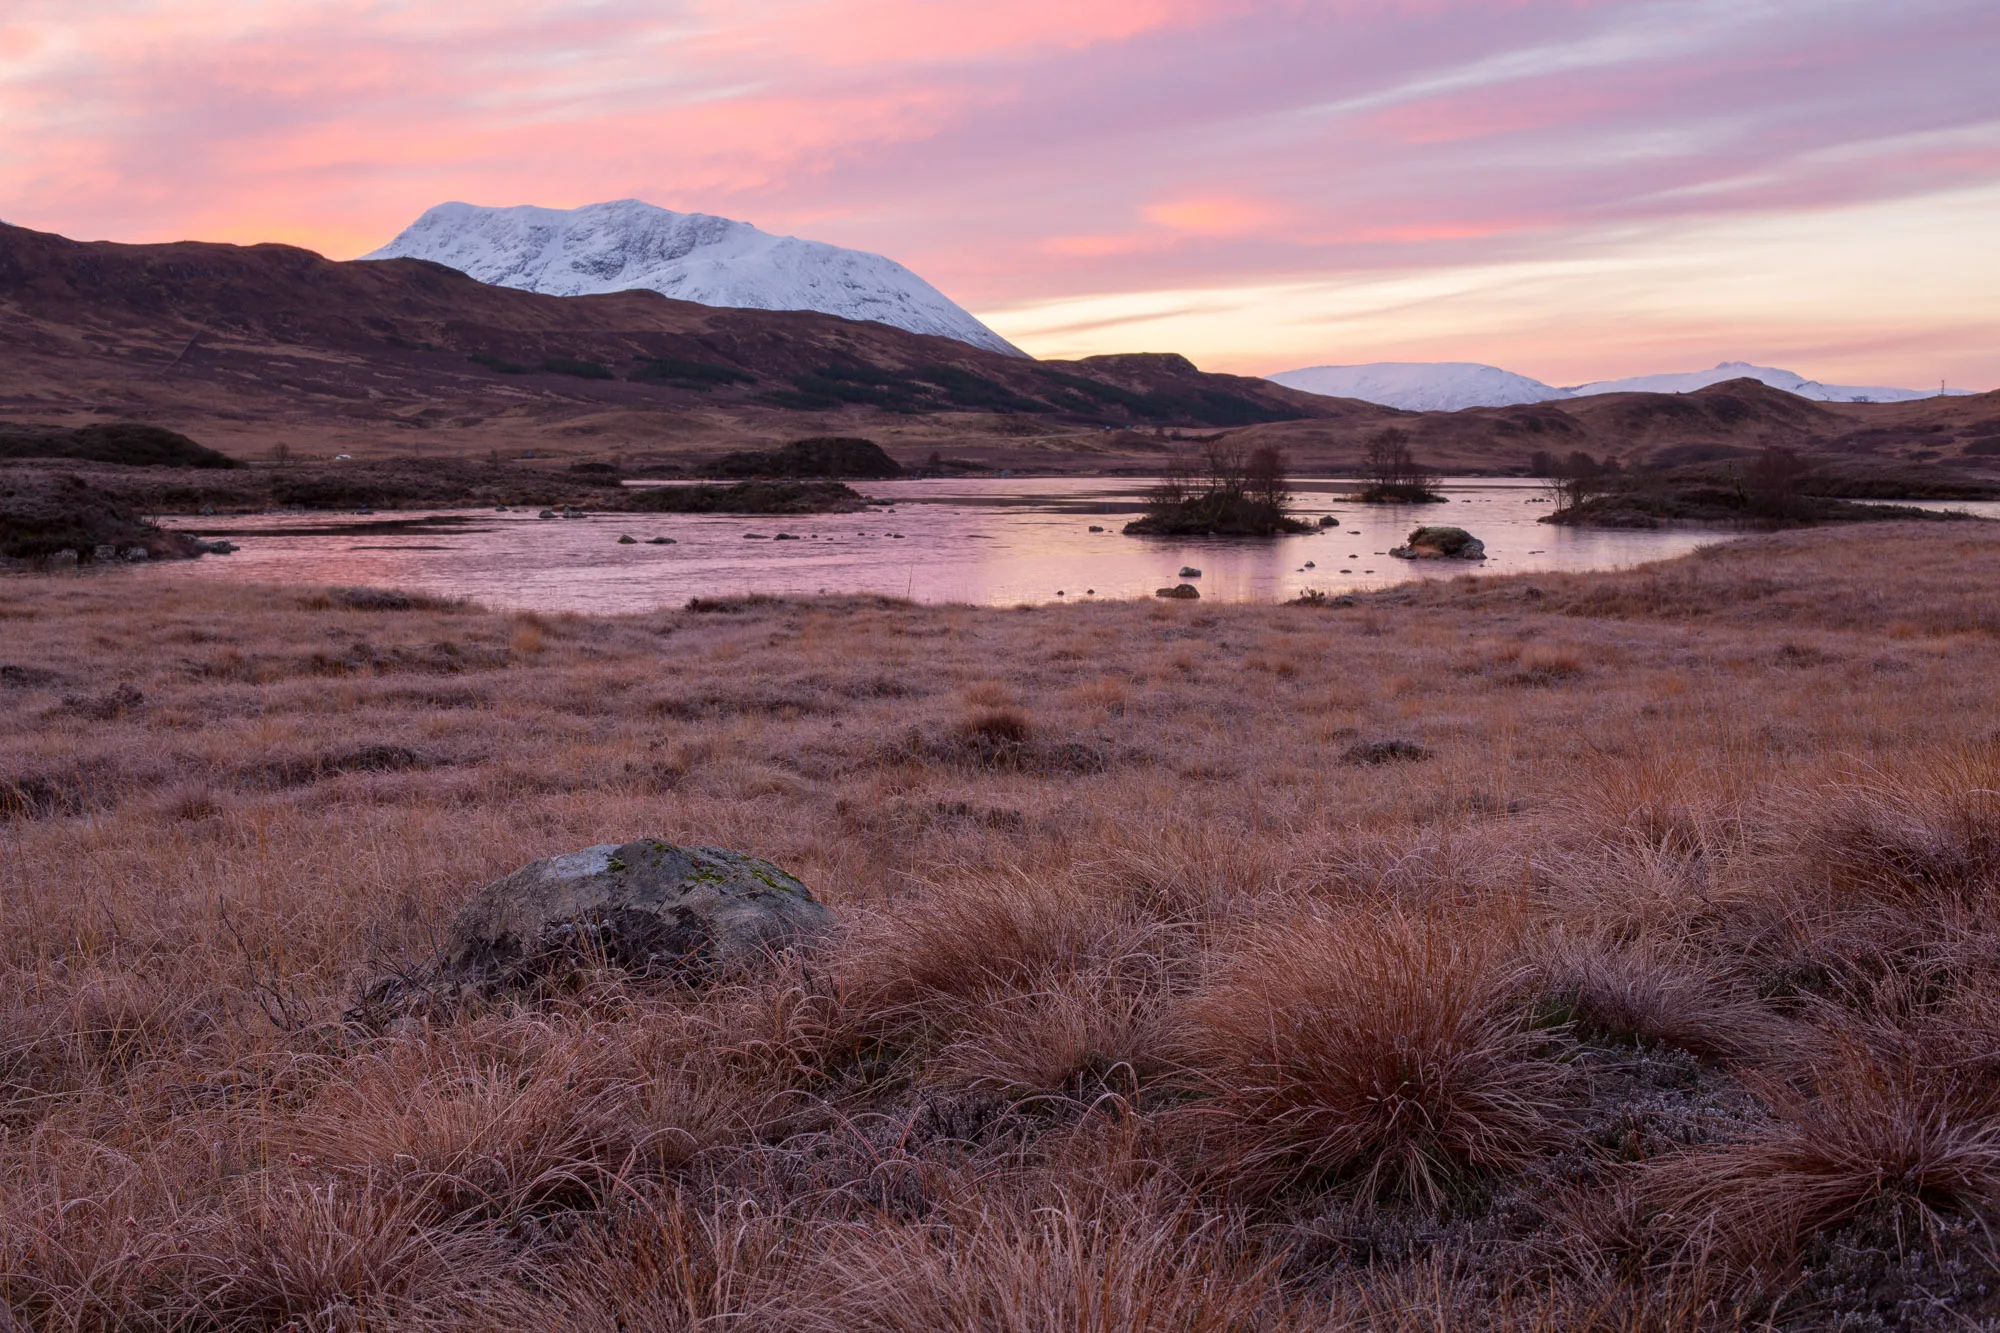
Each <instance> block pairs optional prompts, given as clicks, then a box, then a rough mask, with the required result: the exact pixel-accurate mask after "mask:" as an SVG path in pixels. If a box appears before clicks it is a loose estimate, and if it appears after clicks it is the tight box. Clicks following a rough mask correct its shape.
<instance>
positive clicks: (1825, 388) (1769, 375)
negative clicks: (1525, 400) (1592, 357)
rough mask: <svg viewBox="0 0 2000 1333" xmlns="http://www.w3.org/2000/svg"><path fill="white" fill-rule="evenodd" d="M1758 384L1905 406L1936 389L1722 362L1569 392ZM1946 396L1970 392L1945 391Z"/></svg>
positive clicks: (1833, 399) (1804, 394) (1818, 397)
mask: <svg viewBox="0 0 2000 1333" xmlns="http://www.w3.org/2000/svg"><path fill="white" fill-rule="evenodd" d="M1740 379H1752V380H1760V381H1762V382H1763V383H1765V384H1768V385H1770V386H1771V387H1772V388H1774V389H1783V390H1784V391H1785V392H1786V393H1795V394H1797V395H1798V396H1799V397H1801V398H1810V399H1812V400H1814V401H1815V402H1821V403H1908V402H1913V401H1915V400H1916V399H1919V398H1936V397H1937V396H1938V391H1937V390H1936V389H1889V388H1882V387H1880V386H1873V385H1859V384H1821V383H1820V382H1819V381H1818V380H1809V379H1807V378H1806V377H1805V376H1803V375H1797V374H1794V373H1793V372H1791V371H1789V370H1778V369H1774V368H1773V367H1771V366H1753V365H1751V364H1750V363H1749V362H1748V361H1724V362H1723V363H1722V364H1721V365H1719V366H1717V367H1716V368H1715V369H1713V370H1690V371H1684V372H1680V373H1675V374H1667V375H1634V376H1632V377H1630V378H1628V379H1622V380H1597V381H1595V382H1594V383H1590V384H1579V385H1576V386H1575V387H1573V388H1571V389H1570V390H1569V393H1570V394H1571V395H1572V396H1573V397H1577V398H1587V397H1590V396H1592V395H1594V394H1600V393H1692V392H1694V391H1695V390H1696V389H1705V388H1707V387H1708V386H1709V385H1711V384H1720V383H1722V381H1724V380H1740ZM1945 392H1946V393H1947V394H1949V395H1953V396H1956V395H1960V394H1964V393H1967V392H1969V390H1965V389H1947V390H1945Z"/></svg>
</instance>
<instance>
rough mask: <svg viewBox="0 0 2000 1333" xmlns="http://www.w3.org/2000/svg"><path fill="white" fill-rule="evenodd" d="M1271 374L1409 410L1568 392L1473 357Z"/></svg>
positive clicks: (1506, 403)
mask: <svg viewBox="0 0 2000 1333" xmlns="http://www.w3.org/2000/svg"><path fill="white" fill-rule="evenodd" d="M1265 378H1266V379H1268V380H1270V381H1271V382H1272V383H1274V384H1282V385H1284V386H1285V387H1286V388H1288V389H1300V390H1303V391H1305V392H1306V393H1320V394H1325V395H1327V396H1328V397H1329V398H1359V399H1360V400H1361V401H1362V402H1364V403H1380V404H1382V405H1383V406H1384V407H1400V408H1402V409H1404V410H1405V411H1410V412H1456V411H1458V410H1459V409H1461V408H1466V407H1510V406H1513V405H1514V404H1516V403H1545V402H1547V401H1548V400H1549V399H1551V398H1567V397H1569V394H1568V392H1567V391H1565V390H1563V389H1557V388H1552V387H1550V386H1549V385H1546V384H1544V383H1542V382H1541V381H1540V380H1531V379H1529V378H1528V377H1527V376H1526V375H1516V374H1514V373H1513V372H1512V371H1507V370H1501V369H1500V368H1499V367H1498V366H1482V365H1479V364H1478V363H1476V362H1472V361H1377V362H1374V363H1372V364H1370V365H1365V366H1307V367H1306V368H1305V369H1303V370H1281V371H1279V372H1278V373H1277V374H1275V375H1267V376H1265Z"/></svg>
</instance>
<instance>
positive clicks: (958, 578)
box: [132, 477, 2000, 613]
mask: <svg viewBox="0 0 2000 1333" xmlns="http://www.w3.org/2000/svg"><path fill="white" fill-rule="evenodd" d="M1147 484H1148V483H1147V481H1146V480H1145V479H1143V478H1125V477H1118V478H1073V477H1059V478H1021V479H1012V480H1008V479H994V478H979V479H976V480H927V481H892V482H870V483H863V484H861V485H859V486H858V487H857V489H859V490H861V491H863V492H864V493H866V494H868V495H870V496H872V497H874V498H876V499H880V500H888V501H893V502H894V503H893V504H892V505H890V506H888V507H879V508H871V509H869V510H867V511H866V512H864V513H859V514H822V515H807V516H793V517H782V518H774V517H746V516H742V515H712V514H711V515H692V514H688V515H683V514H660V515H642V514H593V515H590V516H588V517H585V518H579V519H558V520H544V519H537V518H536V516H535V512H534V511H533V510H527V511H520V510H516V511H512V512H508V513H490V512H477V511H475V512H470V513H468V512H467V511H456V513H457V516H458V518H459V519H460V521H459V522H457V523H455V524H451V525H449V526H442V527H439V528H438V529H436V530H422V531H414V532H413V531H410V530H408V529H407V528H405V529H398V528H396V527H390V528H389V529H388V530H387V531H379V530H375V529H372V528H371V527H369V526H366V525H370V524H385V523H387V524H395V523H405V522H407V521H408V520H410V519H412V518H418V517H421V516H422V515H421V514H417V513H410V512H401V513H396V514H376V515H373V516H364V515H357V514H346V515H329V514H324V513H319V514H284V515H273V514H263V515H248V516H241V517H230V518H214V519H201V520H192V519H173V520H169V523H170V525H171V526H177V527H184V528H188V529H189V530H191V531H199V532H200V533H201V534H202V535H204V536H219V537H228V538H230V539H231V540H233V541H235V542H237V543H238V544H239V545H240V546H241V548H242V549H241V550H240V551H238V552H237V553H236V554H234V555H229V556H208V557H205V558H203V559H201V560H197V561H189V562H185V563H177V564H175V565H172V566H164V565H163V566H158V567H155V568H152V569H150V570H144V571H141V570H133V571H132V573H134V574H135V575H140V576H141V577H144V578H148V579H154V578H167V579H229V580H236V581H255V582H267V583H293V584H298V583H309V584H351V585H367V586H372V587H382V588H401V589H406V590H411V591H421V592H428V593H435V594H440V595H445V596H453V597H468V598H471V599H473V600H475V601H478V602H481V603H484V604H486V605H488V606H494V607H506V608H516V609H522V610H540V611H582V612H597V613H604V612H620V611H642V610H649V609H653V608H658V607H663V606H679V605H681V604H683V603H685V602H686V601H687V600H688V598H690V597H715V596H728V595H735V594H742V593H774V594H782V593H790V594H797V593H822V592H824V593H858V592H866V593H886V594H889V595H891V596H895V597H909V598H913V599H915V600H918V601H924V602H969V603H985V604H994V605H1011V604H1014V603H1019V602H1049V601H1056V600H1058V599H1060V600H1064V601H1077V600H1090V599H1093V598H1097V599H1102V598H1123V597H1150V596H1151V595H1152V594H1153V592H1154V591H1155V590H1156V589H1158V588H1162V587H1166V586H1168V585H1170V584H1174V583H1178V582H1181V581H1182V580H1181V579H1180V577H1179V570H1180V569H1181V567H1182V566H1184V565H1185V566H1193V567H1195V568H1198V569H1200V570H1201V577H1200V578H1198V579H1194V578H1191V579H1188V580H1187V581H1188V582H1190V583H1194V584H1196V585H1197V586H1198V587H1199V588H1200V589H1201V595H1202V597H1203V598H1204V599H1207V600H1220V601H1253V602H1269V601H1281V600H1284V599H1287V598H1291V597H1296V596H1298V595H1299V594H1300V593H1301V592H1304V591H1306V590H1307V589H1318V590H1321V591H1324V592H1328V593H1338V592H1345V591H1350V590H1353V589H1359V588H1375V587H1381V586H1383V585H1386V584H1390V583H1399V582H1404V581H1407V580H1409V579H1411V578H1438V577H1450V576H1452V575H1456V574H1463V573H1467V572H1469V571H1472V570H1479V571H1481V572H1487V573H1503V574H1504V573H1519V572H1523V571H1532V570H1586V569H1612V568H1620V567H1624V566H1629V565H1635V564H1639V563H1642V562H1644V561H1648V560H1659V559H1664V558H1667V557H1670V556H1676V555H1681V554H1683V553H1685V552H1687V551H1690V550H1692V549H1694V548H1695V547H1697V546H1701V545H1705V544H1708V543H1711V542H1715V541H1719V540H1726V539H1727V534H1724V533H1716V532H1700V531H1655V532H1605V531H1587V530H1586V531H1579V530H1575V529H1569V528H1556V527H1551V526H1549V525H1547V524H1543V523H1538V522H1536V521H1535V520H1536V519H1538V518H1540V517H1541V516H1542V515H1544V514H1546V513H1548V512H1549V505H1548V502H1547V500H1546V498H1545V496H1544V494H1543V491H1542V489H1541V487H1540V486H1539V485H1538V484H1536V483H1533V482H1527V481H1515V480H1489V479H1476V480H1464V481H1452V482H1447V483H1445V484H1444V485H1443V487H1442V489H1443V491H1444V493H1445V494H1446V495H1447V496H1449V497H1450V501H1451V502H1450V503H1449V504H1433V505H1417V506H1403V505H1395V506H1385V505H1359V504H1346V503H1342V502H1341V501H1340V499H1339V497H1340V496H1341V495H1342V494H1343V493H1345V492H1346V491H1348V490H1350V489H1351V487H1352V483H1349V482H1333V481H1329V482H1314V481H1298V482H1295V483H1294V485H1295V495H1296V500H1295V512H1297V513H1298V514H1299V515H1300V516H1301V517H1302V518H1305V519H1307V520H1308V521H1316V520H1317V519H1318V517H1319V516H1320V515H1322V514H1333V515H1335V516H1337V518H1338V519H1339V526H1338V527H1337V528H1330V529H1326V530H1324V531H1321V532H1316V533H1314V534H1313V535H1311V536H1301V537H1285V538H1279V539H1276V540H1266V541H1247V540H1240V539H1238V540H1230V539H1224V538H1173V539H1168V538H1140V537H1127V536H1124V535H1122V534H1121V533H1120V532H1119V529H1120V528H1121V527H1123V526H1124V524H1125V522H1126V521H1127V520H1128V519H1129V518H1131V517H1132V516H1133V515H1135V514H1136V513H1137V512H1138V511H1139V509H1140V502H1141V496H1142V493H1143V491H1144V489H1145V487H1146V486H1147ZM1965 507H1966V508H1971V509H1986V508H1994V509H1997V510H2000V506H1986V505H1969V506H1965ZM441 512H442V511H441ZM1419 523H1450V524H1455V525H1457V526H1459V527H1463V528H1466V529H1468V530H1469V531H1471V532H1472V534H1473V535H1474V536H1476V537H1478V538H1480V539H1481V540H1482V541H1484V542H1485V543H1486V551H1487V555H1488V557H1489V558H1488V559H1487V560H1486V561H1485V562H1484V563H1483V564H1476V565H1468V564H1464V563H1461V562H1459V561H1407V560H1396V559H1392V558H1391V557H1390V556H1389V555H1388V554H1387V552H1388V550H1389V548H1390V547H1391V546H1396V545H1400V544H1401V543H1402V541H1403V539H1404V538H1405V536H1407V535H1408V533H1409V530H1410V529H1411V528H1412V527H1414V526H1416V525H1417V524H1419ZM1093 525H1095V526H1098V527H1101V528H1103V529H1104V531H1103V532H1099V533H1093V532H1091V531H1090V528H1091V527H1092V526H1093ZM780 533H783V534H788V535H789V536H792V537H796V538H797V539H798V540H776V538H777V536H778V534H780ZM623 534H630V535H631V536H632V537H634V538H636V539H637V540H638V542H639V543H640V544H638V545H630V546H626V545H620V544H619V543H618V538H619V537H620V536H621V535H623ZM753 534H754V535H753ZM653 537H670V538H672V539H673V543H674V544H673V545H661V546H654V545H649V544H646V543H647V542H648V540H649V539H650V538H653ZM1308 562H1310V567H1308Z"/></svg>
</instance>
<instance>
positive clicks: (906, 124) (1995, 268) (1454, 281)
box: [0, 0, 2000, 389]
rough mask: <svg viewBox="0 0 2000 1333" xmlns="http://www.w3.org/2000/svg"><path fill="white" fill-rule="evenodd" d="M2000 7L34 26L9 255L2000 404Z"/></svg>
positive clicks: (13, 126)
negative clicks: (558, 288) (619, 235)
mask: <svg viewBox="0 0 2000 1333" xmlns="http://www.w3.org/2000/svg"><path fill="white" fill-rule="evenodd" d="M1996 69H2000V4H1996V3H1994V0H1324V2H1319V3H1315V2H1313V0H1064V2H1062V3H1057V0H1006V3H998V4H972V3H965V2H964V0H952V2H949V3H933V2H930V0H754V2H752V0H739V2H738V3H727V2H726V0H482V3H480V4H477V5H470V4H463V3H446V2H444V0H8V3H7V5H6V6H5V8H4V11H0V127H4V133H0V218H4V219H5V220H6V221H8V222H12V223H16V224H20V225H24V226H30V227H37V228H41V229H45V230H49V231H57V232H61V233H63V234H65V235H69V236H74V237H78V238H83V239H114V240H124V241H149V240H167V239H181V238H195V239H204V240H229V241H243V242H249V241H259V240H284V241H289V242H293V243H296V244H300V245H306V246H310V247H312V248H314V249H317V250H320V251H323V252H324V253H327V254H329V255H333V256H335V257H341V258H345V257H351V256H353V255H357V254H360V253H362V252H364V251H366V250H369V249H372V248H374V247H375V246H377V245H379V244H381V243H383V242H384V241H386V240H387V239H389V237H391V236H392V235H394V234H395V233H396V232H397V231H398V230H400V229H401V228H402V227H403V226H404V225H405V224H407V223H408V222H409V221H411V220H412V219H413V218H414V217H415V216H416V215H417V214H418V213H420V212H421V211H422V210H423V209H425V208H427V207H429V206H430V205H432V204H436V203H439V202H442V201H444V200H448V199H461V200H467V201H470V202H474V203H484V204H512V203H539V204H546V205H551V206H557V207H568V206H574V205H577V204H582V203H589V202H593V201H597V200H603V199H615V198H625V197H636V198H641V199H646V200H649V201H651V202H653V203H656V204H660V205H663V206H665V207H669V208H676V209H685V210H697V211H702V212H711V213H720V214H724V215H727V216H731V217H739V218H743V219H746V220H748V221H751V222H755V223H756V224H758V225H759V226H762V227H764V228H766V229H767V230H772V231H778V232H786V233H791V234H796V235H803V236H809V237H812V238H815V239H819V240H826V241H831V242H834V243H837V244H842V245H851V246H857V247H860V248H864V249H868V250H874V251H879V252H881V253H885V254H889V255H892V256H894V257H896V258H898V259H900V260H902V261H903V262H905V263H907V264H909V265H910V266H911V267H912V268H914V269H916V270H917V271H918V272H919V273H921V274H923V275H924V276H925V277H927V278H929V279H930V280H931V281H932V282H934V283H936V284H937V285H938V286H939V287H941V288H943V289H944V290H945V291H946V292H947V293H948V294H950V295H951V296H952V297H954V298H955V299H957V300H958V301H960V302H961V303H962V304H964V305H966V306H968V307H969V308H971V309H973V310H975V311H977V312H979V313H980V314H982V315H983V316H985V317H987V318H988V319H989V320H990V322H993V323H994V324H995V325H996V327H999V328H1000V329H1001V330H1002V331H1003V332H1005V333H1007V334H1008V335H1009V336H1011V337H1014V338H1015V339H1016V340H1017V341H1019V342H1021V343H1022V344H1023V345H1024V346H1026V347H1027V348H1028V349H1029V350H1031V351H1035V352H1037V353H1041V354H1048V355H1067V354H1076V353H1081V352H1093V351H1107V350H1114V349H1121V348H1125V349H1135V350H1136V349H1144V350H1169V349H1171V350H1180V351H1185V352H1187V353H1189V354H1190V355H1192V356H1194V357H1195V358H1196V359H1197V360H1198V361H1200V362H1201V363H1202V364H1204V365H1206V366H1209V367H1211V368H1216V369H1236V370H1244V371H1270V370H1277V369H1282V368H1286V367H1289V366H1296V365H1306V364H1314V363H1319V362H1344V361H1369V360H1383V359H1406V360H1447V359H1448V360H1475V361H1488V362H1492V363H1495V364H1499V365H1504V366H1507V367H1508V368H1510V369H1514V370H1519V371H1521V372H1523V373H1526V374H1532V375H1536V376H1538V377H1539V378H1542V379H1546V380H1549V381H1551V382H1557V383H1573V382H1576V381H1579V380H1583V379H1589V378H1597V377H1602V376H1609V375H1615V374H1623V373H1631V372H1637V371H1656V370H1668V369H1692V368H1694V367H1697V366H1701V365H1705V364H1711V363H1713V362H1715V361H1719V360H1723V359H1732V360H1734V359H1747V360H1756V361H1761V362H1764V363H1766V364H1778V365H1785V366H1788V367H1790V368H1792V369H1795V370H1798V371H1800V372H1801V373H1804V374H1808V375H1814V376H1817V377H1819V378H1823V379H1828V380H1840V381H1844V382H1850V383H1855V382H1859V383H1907V384H1912V385H1915V384H1923V383H1935V382H1936V381H1937V380H1938V379H1939V378H1941V377H1942V378H1948V379H1950V380H1951V381H1952V382H1953V383H1954V384H1955V385H1960V386H1963V387H1970V388H1982V389H1985V388H1993V387H1996V386H2000V257H1996V255H1995V254H1994V253H1993V252H1994V251H1996V250H2000V244H1996V238H2000V77H1996V75H1995V74H1994V72H1993V71H1994V70H1996Z"/></svg>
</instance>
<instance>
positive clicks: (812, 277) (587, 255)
mask: <svg viewBox="0 0 2000 1333" xmlns="http://www.w3.org/2000/svg"><path fill="white" fill-rule="evenodd" d="M363 258H366V259H429V260H433V261H435V262H437V263H440V264H443V265H445V266H447V267H449V268H455V269H457V270H458V271H459V272H461V273H464V274H466V275H467V276H469V277H473V278H477V279H478V280H479V281H481V282H488V283H492V284H494V285H496V286H500V287H516V288H520V289H521V290H523V291H531V292H542V293H545V294H547V295H550V296H584V295H592V294H597V293H602V292H624V291H632V290H635V289H642V288H643V289H649V290H652V291H656V292H659V293H661V294H663V295H666V296H671V297H673V298H675V299H676V300H680V301H695V302H699V303H700V304H702V305H713V306H743V307H748V308H750V309H752V310H817V311H820V312H822V313H824V314H829V315H839V316H841V317H842V318H845V319H868V320H875V321H876V322H878V323H882V324H890V325H893V326H895V327H896V328H899V329H908V330H909V331H910V332H912V333H931V334H939V335H941V336H943V337H946V338H956V339H957V340H958V341H960V342H964V343H970V344H972V345H973V346H974V347H983V348H985V349H987V350H988V351H993V352H1004V353H1006V354H1008V355H1010V356H1021V355H1023V353H1022V352H1021V351H1020V349H1018V348H1016V347H1015V346H1014V345H1013V344H1011V343H1009V342H1008V341H1007V340H1006V339H1004V338H1002V337H1001V336H1000V335H999V334H997V333H995V332H993V330H991V329H989V328H987V327H986V326H985V325H984V324H981V323H980V322H979V321H978V320H976V319H974V318H973V317H972V316H971V315H970V314H968V313H967V312H966V311H964V310H963V309H961V308H959V307H958V306H957V305H954V304H953V303H952V301H951V300H950V299H949V298H948V297H946V296H945V295H944V293H942V292H940V291H939V290H938V289H937V288H935V287H933V286H931V285H930V284H929V283H928V282H925V281H924V280H923V279H922V278H920V277H918V276H917V275H916V274H914V273H912V272H910V270H908V269H906V268H904V267H903V266H902V265H901V264H898V263H897V262H896V261H895V260H893V259H887V258H884V257H883V256H881V255H872V254H868V253H867V252H865V251H862V250H844V249H841V248H840V247H839V246H834V245H825V244H822V243H821V242H818V241H802V240H799V239H798V238H796V237H792V236H773V235H771V234H769V233H768V232H763V231H759V230H758V229H757V228H755V227H753V226H751V225H750V224H749V223H747V222H735V221H732V220H730V219H729V218H719V217H711V216H709V215H708V214H706V213H675V212H672V211H670V210H668V209H664V208H656V207H654V206H653V205H652V204H648V203H644V202H642V201H640V200H637V199H620V200H617V201H615V202H612V203H604V204H586V205H584V206H583V207H582V208H572V209H568V210H564V209H559V208H536V207H534V206H532V205H526V204H524V205H521V206H519V207H515V208H482V207H479V206H477V205H474V204H458V203H452V204H440V205H438V206H437V207H436V208H433V209H431V210H430V211H428V212H426V213H425V214H424V215H423V216H422V217H420V218H418V219H417V220H416V221H415V222H413V223H411V224H410V226H409V227H408V228H406V229H405V230H404V231H403V233H402V234H401V235H400V236H398V237H396V239H395V240H393V241H391V242H389V244H387V245H385V246H383V247H382V248H381V249H380V250H377V251H375V252H374V253H373V254H369V255H365V256H363Z"/></svg>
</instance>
